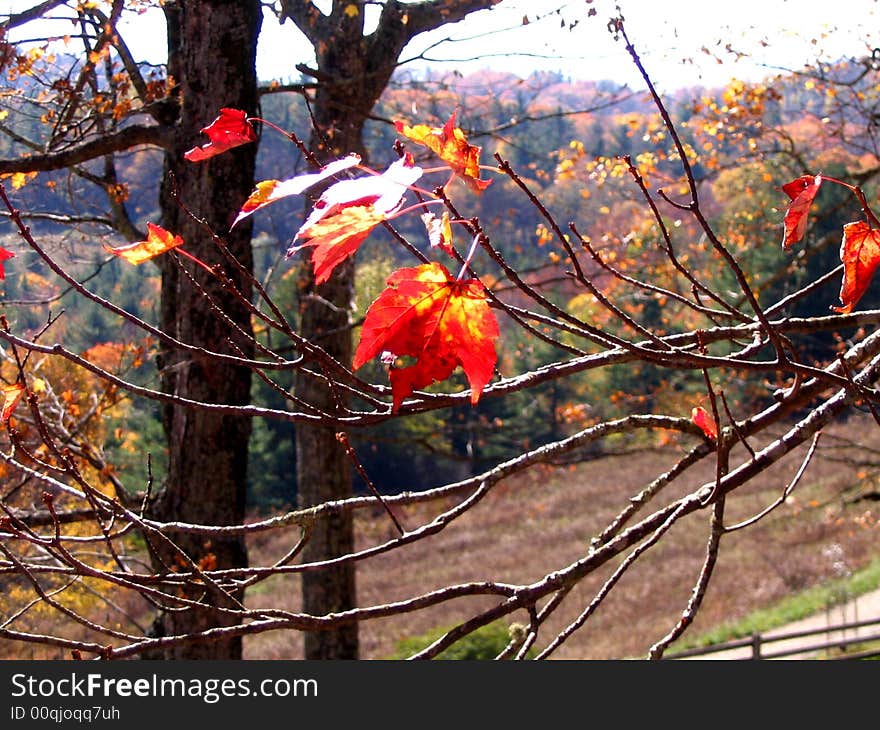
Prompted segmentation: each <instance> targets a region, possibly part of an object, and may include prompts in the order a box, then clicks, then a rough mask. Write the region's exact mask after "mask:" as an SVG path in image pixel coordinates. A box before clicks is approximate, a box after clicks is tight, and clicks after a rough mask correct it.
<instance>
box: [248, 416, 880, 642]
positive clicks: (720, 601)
mask: <svg viewBox="0 0 880 730" xmlns="http://www.w3.org/2000/svg"><path fill="white" fill-rule="evenodd" d="M835 433H836V434H837V435H835ZM875 434H876V435H875ZM851 435H856V436H859V437H861V436H864V438H866V439H872V440H874V441H875V444H873V445H877V444H880V431H878V430H877V429H876V426H875V425H874V424H873V422H869V421H866V422H865V423H864V424H861V423H858V424H856V423H850V424H849V425H846V426H839V427H837V428H836V430H835V432H834V433H832V432H830V431H829V432H828V433H826V434H825V436H824V437H823V443H822V447H821V448H820V451H819V452H818V454H817V456H816V458H815V459H814V462H813V463H812V465H811V467H810V469H809V470H808V471H807V474H806V476H805V478H804V479H803V480H802V482H801V483H800V485H799V486H798V488H797V490H796V491H795V493H794V495H793V496H792V497H791V498H790V499H789V501H788V503H787V504H786V505H784V506H783V507H781V508H779V509H778V510H776V511H775V512H773V513H772V514H770V515H769V516H768V517H767V518H765V519H764V520H762V521H761V522H760V523H758V524H756V525H755V526H753V527H751V528H748V529H745V530H740V531H736V532H733V533H730V534H728V535H726V536H725V537H724V539H723V540H722V545H721V552H720V557H719V560H718V564H717V567H716V570H715V575H714V577H713V580H712V584H711V586H710V588H709V591H708V593H707V596H706V599H705V602H704V605H703V607H702V609H701V611H700V614H699V615H698V617H697V619H696V621H695V623H694V625H693V626H692V627H691V630H690V631H689V632H688V634H687V635H686V639H691V640H692V639H693V638H694V637H698V636H701V635H703V634H705V633H706V632H708V631H710V630H712V629H714V628H716V627H718V626H721V625H725V624H726V625H728V629H725V631H728V632H729V630H730V629H729V626H730V625H731V624H732V623H735V622H736V621H739V620H741V619H744V617H747V616H750V615H753V612H754V611H756V610H758V609H766V608H768V607H771V606H774V605H776V604H778V603H779V602H780V601H782V600H783V599H787V598H789V597H791V596H794V595H798V594H802V593H803V592H804V591H806V590H808V589H810V588H811V587H814V586H817V585H822V584H825V583H828V582H829V581H831V580H833V579H835V578H839V577H840V574H841V572H842V571H850V572H855V571H858V570H859V569H861V568H863V567H865V566H867V565H868V564H869V563H870V562H871V560H872V558H873V557H875V556H876V555H877V554H878V553H880V551H878V550H877V535H878V530H880V526H878V522H877V518H878V517H880V509H877V507H876V506H875V505H876V502H872V501H865V500H861V501H854V500H853V498H854V497H856V496H857V495H859V494H861V493H863V492H865V491H869V490H873V489H874V486H873V485H874V481H873V479H874V477H873V470H872V468H871V467H866V466H864V465H859V464H858V463H857V461H858V460H859V459H862V458H863V457H865V458H870V457H871V453H870V449H871V446H872V444H860V443H855V444H853V443H851V442H849V440H848V439H849V438H850V436H851ZM680 452H681V449H680V447H676V446H669V447H667V448H666V449H665V450H663V451H659V452H658V451H645V452H640V453H635V454H629V455H626V456H621V457H606V458H604V459H602V460H600V461H594V462H590V463H585V464H581V465H579V466H577V467H574V468H562V469H555V468H552V467H549V466H541V467H538V468H536V469H532V470H531V471H530V472H528V473H525V474H521V475H518V476H516V477H514V478H511V479H508V480H506V481H505V482H503V483H501V484H499V485H498V486H497V487H496V488H495V489H494V490H493V492H492V493H490V494H489V495H488V496H487V497H486V498H485V499H484V500H483V501H482V502H480V503H479V504H478V505H477V506H476V507H474V508H473V509H472V510H471V511H470V512H468V513H467V514H465V515H464V516H463V517H461V518H460V519H459V520H457V521H456V522H454V523H453V524H452V525H450V526H449V527H448V528H447V529H446V530H444V531H443V532H441V533H440V534H438V535H436V536H434V537H431V538H428V539H426V540H423V541H422V542H420V543H416V544H414V545H411V546H407V547H406V548H403V549H400V550H398V551H396V552H393V553H390V554H386V555H382V556H379V557H376V558H373V559H370V560H368V561H365V562H363V563H362V564H361V566H360V568H359V577H358V580H359V587H358V591H359V597H360V602H361V603H362V604H364V605H366V604H375V603H380V602H385V601H389V600H395V599H403V598H406V597H408V596H412V595H416V594H419V593H422V592H425V591H428V590H431V589H435V588H439V587H442V586H444V585H448V584H451V583H458V582H464V581H470V580H487V579H493V580H500V581H507V582H525V581H533V580H536V579H538V578H540V577H542V576H543V575H544V574H545V573H546V572H549V571H552V570H554V569H558V568H560V567H563V566H565V565H567V564H568V563H569V562H571V561H573V560H577V559H578V558H579V557H581V556H582V555H584V553H585V552H586V550H587V546H588V545H589V541H590V538H591V537H592V535H593V534H595V532H596V531H597V530H599V529H601V528H602V527H603V526H604V525H605V524H606V523H607V522H608V521H609V519H610V518H611V517H612V516H614V515H615V514H617V513H618V512H619V510H620V509H621V508H622V507H623V506H624V505H625V504H626V502H627V500H628V498H629V497H630V496H631V495H633V494H634V493H636V492H637V491H638V490H639V489H640V488H641V487H643V486H644V485H645V484H647V483H648V482H649V481H650V479H651V478H652V477H653V476H654V475H655V474H656V473H658V472H659V471H660V470H661V469H665V468H668V467H669V466H670V465H671V464H672V463H674V461H675V459H676V458H677V456H678V454H679V453H680ZM801 458H803V454H802V453H797V454H795V455H793V456H791V457H789V458H788V459H786V460H785V461H784V462H783V463H782V464H779V465H777V467H775V468H774V469H773V470H772V471H770V472H768V473H767V474H766V475H765V476H764V478H763V479H762V480H761V482H760V483H756V484H752V485H749V486H748V487H746V488H743V489H742V490H739V491H738V492H737V493H736V494H735V495H734V496H732V497H731V498H730V499H729V500H728V507H727V515H728V523H731V522H735V521H739V520H740V519H743V518H745V517H748V516H750V515H752V514H755V513H757V512H759V511H760V510H761V509H763V507H764V506H765V505H767V504H769V503H771V502H772V501H773V500H774V499H775V498H776V497H777V496H778V494H779V493H780V492H781V490H782V489H784V487H785V486H786V484H787V483H788V481H789V479H790V478H791V476H792V474H793V473H794V472H795V471H796V470H797V468H798V466H799V464H800V459H801ZM712 470H713V465H712V463H706V464H705V465H703V466H702V467H701V469H700V471H699V473H697V472H695V473H693V474H690V475H688V477H687V479H685V480H683V482H682V483H681V484H675V485H672V486H670V487H669V488H668V489H669V494H666V495H663V497H662V498H661V503H662V502H663V501H665V500H668V499H671V498H673V497H674V496H677V495H680V494H681V493H683V491H684V490H685V489H688V488H692V487H693V486H694V485H695V484H699V483H702V481H704V480H706V479H711V477H712ZM444 506H447V505H431V506H418V507H413V508H412V509H409V510H406V511H402V513H401V519H402V521H403V523H404V525H406V526H407V527H409V528H413V527H415V526H417V525H419V524H422V523H423V522H424V521H426V520H428V519H430V517H431V516H432V515H433V514H436V512H437V511H439V510H440V509H441V508H442V507H444ZM708 522H709V514H708V513H706V512H701V513H698V514H696V515H692V516H691V517H689V518H687V519H685V520H683V521H682V522H681V523H680V524H679V525H678V526H676V527H675V528H673V529H672V530H671V531H670V532H669V533H668V534H667V535H666V536H665V537H664V539H663V540H661V542H660V544H658V545H657V546H656V547H654V548H653V549H651V550H649V551H648V552H647V553H645V555H644V556H643V557H642V558H641V559H640V560H639V561H638V562H637V563H636V564H635V565H634V566H633V567H632V569H631V570H630V571H629V572H628V573H627V575H626V576H625V577H624V578H623V579H622V580H621V581H620V583H619V584H618V585H617V587H616V588H615V589H614V590H613V591H612V592H611V594H610V595H609V596H608V598H607V599H606V600H605V602H604V603H603V605H602V606H601V607H600V608H599V610H598V611H597V612H596V613H595V614H594V615H593V616H592V618H591V619H590V621H589V622H588V623H587V624H586V626H585V627H583V628H582V629H580V630H579V631H578V632H576V633H575V634H574V635H573V636H572V637H571V638H570V639H569V640H568V642H566V644H564V645H563V647H561V648H560V650H559V651H558V652H557V653H556V654H555V655H554V656H555V657H556V658H568V659H581V658H592V659H603V658H619V657H629V656H643V655H644V653H645V652H646V650H647V648H648V647H649V646H650V645H651V644H652V643H653V642H654V641H656V640H657V639H659V638H660V637H662V636H664V635H665V634H666V633H667V632H668V630H669V629H670V627H672V626H673V625H674V623H675V622H676V621H677V620H678V618H679V616H680V613H681V611H682V609H683V608H684V606H685V605H686V603H687V601H688V598H689V596H690V594H691V590H692V587H693V583H694V581H695V580H696V577H697V575H698V573H699V570H700V567H701V565H702V562H703V558H704V548H705V543H706V539H707V535H708ZM393 534H394V528H393V526H392V525H391V523H390V521H389V520H388V518H387V516H386V515H384V514H383V513H382V512H381V510H379V509H377V510H375V511H374V512H373V514H370V515H367V514H364V515H362V517H361V519H359V521H358V542H359V546H360V547H365V546H367V545H371V544H375V543H376V542H381V541H384V540H386V539H388V538H389V537H391V536H392V535H393ZM290 539H292V537H291V536H281V535H274V536H268V537H265V536H264V537H262V538H260V540H258V541H255V542H254V543H253V545H252V546H251V549H252V551H253V554H254V556H255V557H256V556H258V555H259V557H260V558H261V559H270V558H271V557H272V556H277V555H280V554H282V553H283V552H284V550H285V548H286V547H287V546H288V544H289V541H290ZM613 568H614V566H606V569H605V570H603V571H602V572H601V575H593V576H590V577H588V578H587V579H585V580H584V581H582V582H581V583H580V584H579V585H577V586H576V587H575V588H574V589H573V590H572V591H571V594H570V595H569V597H568V599H567V600H566V602H565V603H564V604H563V607H562V609H561V610H560V611H559V615H558V616H556V617H555V619H554V620H553V621H552V622H551V623H550V624H549V625H548V626H547V627H546V629H545V631H546V632H547V633H546V634H544V635H543V636H542V638H541V640H540V641H539V643H540V644H541V645H543V644H544V643H546V642H547V641H549V640H550V639H551V638H552V636H553V635H554V634H555V632H556V631H558V630H560V629H562V628H563V627H564V626H565V625H567V624H568V623H569V622H570V621H571V620H572V619H573V618H574V617H576V616H577V615H578V614H579V613H580V612H581V611H582V610H583V608H584V607H585V606H586V605H588V604H589V602H590V601H591V600H592V599H593V597H594V596H595V594H596V592H597V591H598V590H599V588H600V587H601V585H602V582H603V581H604V580H605V579H607V577H608V575H609V572H610V571H611V570H613ZM298 589H299V587H298V584H297V581H296V578H281V577H275V578H272V579H271V580H269V581H267V582H265V583H264V584H262V585H261V586H260V587H259V588H258V589H257V590H254V591H251V592H249V596H250V600H249V603H251V604H252V605H254V606H256V605H276V606H284V607H286V608H291V609H293V608H296V605H297V604H298ZM822 600H824V599H822V598H821V597H819V598H816V597H815V596H814V598H813V605H814V607H817V608H821V607H822ZM816 601H818V602H819V603H818V604H816ZM479 603H480V600H477V599H467V600H461V601H459V602H455V603H450V604H446V605H444V606H439V607H436V608H434V609H431V610H426V611H422V612H417V613H412V614H407V615H404V616H400V617H396V618H393V619H381V620H376V621H371V622H368V623H366V624H364V625H363V626H362V632H361V637H362V654H363V656H364V657H365V658H382V657H386V656H389V655H390V654H392V653H393V652H394V648H395V645H396V643H397V642H398V641H399V640H400V639H402V638H404V637H407V636H413V635H416V634H421V633H423V632H426V631H428V630H430V629H432V628H434V627H437V626H445V625H450V624H453V623H455V622H456V621H458V620H461V619H464V618H466V617H467V616H468V610H470V609H472V608H473V607H474V606H475V605H477V604H479ZM801 610H804V609H801ZM791 615H793V614H792V613H790V612H789V613H785V612H783V613H780V614H779V615H778V617H777V619H774V620H781V619H780V618H779V617H780V616H789V617H790V616H791ZM512 620H514V621H520V622H522V621H524V620H525V616H523V615H517V616H513V617H512ZM765 628H766V626H765ZM720 635H721V634H719V636H720ZM723 635H724V636H730V635H731V634H730V633H726V634H723ZM246 652H247V656H249V657H251V658H297V657H299V656H301V641H300V639H299V637H298V636H297V635H296V634H293V633H277V634H267V635H263V636H257V637H251V638H249V639H247V640H246Z"/></svg>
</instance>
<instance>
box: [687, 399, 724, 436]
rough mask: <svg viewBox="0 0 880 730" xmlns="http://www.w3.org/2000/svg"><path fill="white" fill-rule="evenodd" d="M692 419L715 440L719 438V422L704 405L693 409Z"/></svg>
mask: <svg viewBox="0 0 880 730" xmlns="http://www.w3.org/2000/svg"><path fill="white" fill-rule="evenodd" d="M691 420H692V421H693V422H694V423H695V424H697V425H698V426H699V427H700V428H701V429H703V433H704V434H706V435H707V436H708V437H709V438H710V439H712V440H713V441H714V440H715V439H717V438H718V424H716V423H715V419H714V418H712V416H711V415H709V413H708V411H706V409H705V408H703V407H702V406H697V407H696V408H694V409H693V410H692V411H691Z"/></svg>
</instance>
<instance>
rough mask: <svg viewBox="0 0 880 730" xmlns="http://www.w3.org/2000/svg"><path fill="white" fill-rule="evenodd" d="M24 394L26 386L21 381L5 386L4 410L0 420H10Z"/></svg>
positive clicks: (1, 412)
mask: <svg viewBox="0 0 880 730" xmlns="http://www.w3.org/2000/svg"><path fill="white" fill-rule="evenodd" d="M22 395H24V386H23V385H22V384H21V383H13V384H12V385H4V386H3V410H2V411H0V421H4V422H5V421H8V420H9V417H10V416H11V415H12V412H13V411H14V410H15V407H16V406H17V405H18V402H19V401H20V400H21V396H22Z"/></svg>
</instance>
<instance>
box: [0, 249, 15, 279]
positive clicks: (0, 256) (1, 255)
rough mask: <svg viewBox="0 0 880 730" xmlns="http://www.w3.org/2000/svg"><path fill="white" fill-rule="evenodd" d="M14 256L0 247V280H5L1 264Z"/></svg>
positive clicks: (4, 271)
mask: <svg viewBox="0 0 880 730" xmlns="http://www.w3.org/2000/svg"><path fill="white" fill-rule="evenodd" d="M14 256H15V254H14V253H12V251H7V250H6V249H5V248H3V247H2V246H0V279H5V278H6V270H5V269H4V268H3V262H4V261H6V260H8V259H11V258H13V257H14Z"/></svg>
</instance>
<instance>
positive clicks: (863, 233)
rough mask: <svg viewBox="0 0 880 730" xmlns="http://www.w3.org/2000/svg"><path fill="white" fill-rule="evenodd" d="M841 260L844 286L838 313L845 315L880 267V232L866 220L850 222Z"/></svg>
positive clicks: (866, 288)
mask: <svg viewBox="0 0 880 730" xmlns="http://www.w3.org/2000/svg"><path fill="white" fill-rule="evenodd" d="M840 260H841V261H843V283H842V284H841V286H840V303H841V305H842V306H840V307H832V309H833V310H834V311H835V312H840V313H841V314H846V313H848V312H851V311H852V309H853V307H854V306H855V305H856V303H857V302H858V301H859V299H861V298H862V295H863V294H864V293H865V292H866V291H867V290H868V286H869V285H870V283H871V279H872V277H873V276H874V271H876V269H877V266H878V264H880V230H878V229H876V228H871V227H870V226H869V225H868V224H867V223H865V222H864V221H857V222H855V223H847V224H846V225H845V226H844V227H843V241H842V242H841V244H840Z"/></svg>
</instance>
